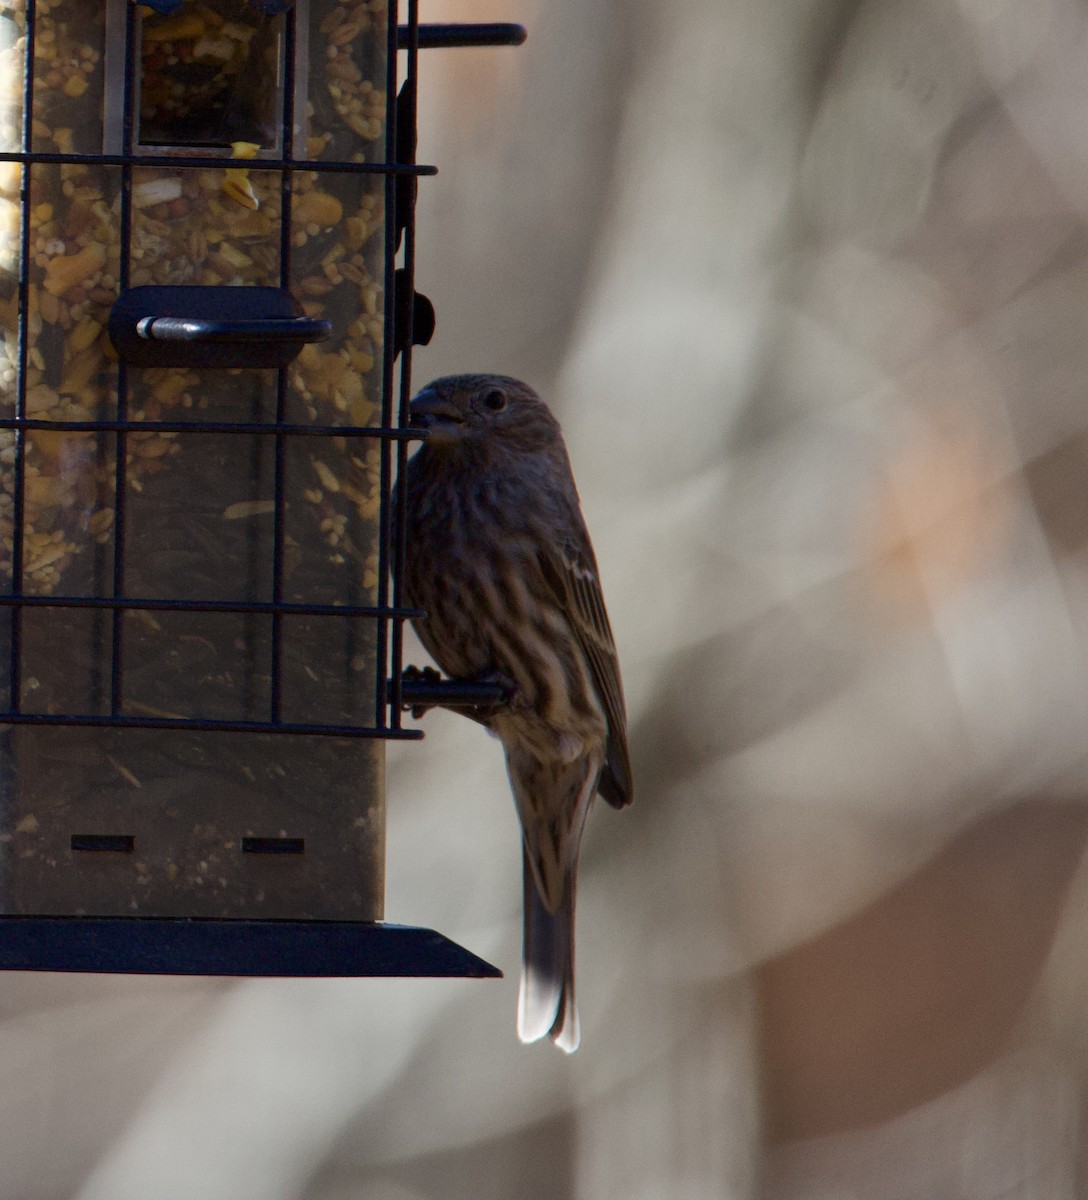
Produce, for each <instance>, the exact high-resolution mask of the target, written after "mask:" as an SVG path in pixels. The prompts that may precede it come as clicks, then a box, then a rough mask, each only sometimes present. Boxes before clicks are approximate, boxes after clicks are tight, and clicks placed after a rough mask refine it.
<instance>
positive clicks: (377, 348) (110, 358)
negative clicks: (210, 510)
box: [0, 0, 387, 595]
mask: <svg viewBox="0 0 1088 1200" xmlns="http://www.w3.org/2000/svg"><path fill="white" fill-rule="evenodd" d="M386 2H387V0H363V2H361V3H349V4H335V3H331V2H330V0H314V2H313V3H312V4H311V9H312V10H316V14H317V15H316V19H315V21H314V29H315V31H316V32H315V33H313V34H312V35H311V39H310V47H309V63H308V64H306V67H305V71H306V75H307V78H308V92H307V99H306V105H305V108H306V111H305V116H306V121H305V123H304V126H305V127H304V135H305V136H304V138H303V139H302V140H303V141H304V145H303V146H298V145H297V144H296V146H295V148H294V149H295V156H296V157H297V158H300V159H305V158H309V159H311V160H321V159H338V160H345V159H348V160H350V159H354V160H357V161H361V160H364V159H371V160H374V161H379V160H381V159H382V158H384V155H385V147H384V116H385V84H384V29H385V21H386ZM106 8H107V6H106V5H105V4H95V5H87V4H84V3H82V2H81V0H37V4H36V6H35V20H36V39H35V56H34V80H33V85H34V87H33V96H34V117H33V121H32V122H31V126H30V131H31V147H30V148H31V149H32V150H34V151H36V152H43V153H58V152H59V153H63V154H72V153H78V154H98V153H101V152H102V147H103V144H104V143H103V138H104V130H103V117H102V109H103V99H102V98H103V92H104V86H105V85H104V78H105V60H106V58H107V54H106V40H107V36H109V37H111V38H112V37H113V36H114V34H115V31H113V30H109V31H107V29H106V26H105V19H106V18H105V15H104V14H105V12H106ZM140 11H141V13H142V14H143V16H142V18H141V26H142V54H143V61H144V64H145V67H146V68H147V70H145V72H144V79H145V82H144V85H143V87H142V89H141V92H140V110H139V132H138V138H139V140H140V141H141V144H142V147H143V149H145V150H146V151H147V152H148V153H153V154H157V155H161V154H164V153H171V152H172V151H171V150H170V147H171V146H173V145H175V144H176V147H177V151H178V152H179V153H186V154H194V153H196V154H206V153H209V152H211V153H222V155H223V157H224V160H225V162H224V167H223V168H222V169H219V168H214V169H213V168H204V169H196V168H183V167H178V168H176V169H175V168H164V167H161V166H156V167H146V168H137V169H135V170H133V172H132V181H131V202H132V203H131V243H130V265H129V280H128V282H129V285H130V286H136V285H140V284H205V285H207V284H213V285H220V286H245V285H252V284H278V283H279V282H280V248H281V236H280V230H281V220H282V215H283V213H284V212H285V211H286V212H287V213H288V216H289V220H290V233H289V238H288V241H289V244H290V249H291V288H292V291H293V292H294V294H295V295H296V296H297V297H298V299H299V300H300V302H301V304H302V306H303V309H304V311H305V312H306V313H307V315H310V316H326V317H328V318H329V319H330V320H331V321H332V323H333V327H334V336H333V339H332V340H331V341H329V342H325V343H323V344H320V345H312V346H307V347H306V348H305V349H304V350H303V352H302V353H301V354H300V355H299V357H298V359H297V360H296V361H295V363H294V364H292V366H291V368H290V369H289V385H288V397H287V405H288V411H287V414H286V416H287V419H288V420H289V421H293V422H295V421H297V422H316V423H321V424H343V425H368V424H373V423H375V422H376V421H377V420H379V419H380V416H379V414H380V395H381V390H380V389H381V363H382V337H383V309H384V297H383V287H382V279H383V255H384V239H383V237H382V236H381V232H380V231H381V230H382V228H383V225H384V217H385V213H384V183H383V181H382V179H381V177H380V176H362V175H351V176H349V175H344V174H339V175H332V174H329V173H321V172H317V171H308V170H305V169H302V170H297V171H294V172H292V173H291V177H290V180H289V192H290V195H289V197H288V199H287V201H286V204H287V207H286V209H285V208H284V203H285V202H284V195H285V189H284V187H283V183H284V181H283V180H282V178H281V173H280V172H279V171H275V170H268V169H262V168H261V167H260V166H259V159H260V157H261V156H262V154H266V155H267V154H272V155H273V156H278V155H279V154H281V153H282V148H280V149H276V148H275V146H273V144H272V143H273V142H274V141H275V138H276V137H278V132H277V131H276V129H275V128H274V122H273V121H272V119H271V111H272V110H271V108H270V107H269V106H268V104H267V100H268V93H266V92H262V91H261V89H260V88H258V87H255V86H253V84H252V80H253V79H254V78H259V70H258V67H255V64H259V63H260V62H261V61H262V60H267V59H268V56H269V55H270V54H272V53H273V52H274V49H275V46H276V45H277V44H278V43H277V42H276V39H275V37H274V36H273V34H274V30H273V27H272V26H271V25H270V24H269V21H268V19H267V18H262V17H261V16H260V15H259V13H258V12H257V10H256V9H255V8H254V7H253V6H252V5H250V4H249V3H248V2H244V0H221V2H219V3H216V4H214V5H213V4H211V3H207V4H204V3H199V2H197V3H193V2H190V3H187V4H186V5H184V6H183V8H182V9H181V10H179V12H178V13H177V14H174V15H171V16H162V15H160V14H152V13H150V11H149V10H146V9H143V10H140ZM375 33H376V34H377V36H372V34H375ZM25 50H26V31H25V0H0V150H8V151H18V150H19V149H20V148H21V146H22V140H23V132H22V129H23V113H22V97H23V79H22V73H23V60H24V55H25ZM271 74H272V77H273V78H274V77H275V71H274V70H272V72H271ZM148 80H154V82H153V83H150V84H149V83H148V82H147V81H148ZM247 88H248V89H249V91H248V93H247ZM298 140H299V138H296V143H297V141H298ZM197 146H201V147H205V149H196V148H195V147H197ZM207 147H211V149H210V150H209V149H207ZM300 151H304V153H300ZM23 169H24V168H23V167H22V166H21V165H20V164H18V163H11V162H3V163H0V413H2V414H3V415H8V416H10V415H12V414H14V412H15V411H16V403H17V396H18V385H19V380H20V372H22V379H23V386H24V395H25V411H26V415H27V416H30V417H34V418H36V419H39V420H45V421H87V420H102V419H111V418H112V417H115V416H116V413H117V384H118V368H117V362H116V354H115V352H114V350H113V347H112V345H111V343H110V341H109V337H108V335H107V333H106V325H107V321H108V317H109V312H110V309H111V307H112V305H113V303H114V301H115V300H116V298H117V295H118V292H119V289H120V273H121V244H120V237H121V233H120V228H121V219H120V218H121V207H122V203H121V189H122V172H121V168H120V167H115V166H106V165H103V164H100V163H93V162H92V163H83V162H80V163H59V164H58V163H35V164H33V165H31V166H28V167H27V168H26V170H27V171H28V172H29V178H28V180H27V186H26V189H25V195H26V202H25V212H26V219H27V222H28V231H27V238H26V253H27V261H26V263H25V272H26V286H25V292H24V291H23V290H21V288H20V282H19V276H20V271H21V269H22V268H23V263H22V253H23V251H22V247H23V226H22V218H23V213H24V201H23V193H24V189H23ZM24 298H25V315H26V330H27V343H26V348H25V360H24V361H23V362H22V363H20V346H19V327H20V308H21V305H22V302H23V300H24ZM242 374H243V373H240V372H226V371H216V372H212V371H207V372H198V371H185V370H179V369H158V370H156V369H149V370H146V371H140V370H135V369H133V370H130V371H129V372H128V384H129V388H128V393H129V398H128V415H129V417H130V418H131V419H133V420H136V421H172V422H174V421H186V420H193V419H199V417H200V416H201V415H202V414H203V413H205V412H207V411H209V409H211V410H213V411H214V412H215V414H216V419H218V420H222V419H230V417H229V415H228V416H227V417H224V414H225V413H226V414H229V413H230V412H231V411H232V405H234V406H235V408H236V409H237V417H236V419H238V420H250V419H252V413H251V412H250V410H249V409H248V408H247V407H245V403H244V401H243V397H244V396H246V395H248V392H247V391H246V389H247V388H248V387H249V386H250V385H249V384H248V383H247V382H245V381H244V380H243V379H242ZM251 374H252V373H251ZM266 390H267V389H266ZM125 440H126V482H127V485H128V486H129V487H130V488H132V489H134V490H135V491H136V492H139V491H141V490H142V489H143V487H144V486H145V484H146V483H147V481H148V480H149V479H150V478H152V477H153V476H155V475H157V474H160V473H162V472H165V471H168V470H179V471H183V469H184V468H183V460H184V450H183V446H184V442H185V438H184V435H181V436H179V435H178V434H176V433H172V432H160V431H147V432H131V433H129V434H128V436H127V438H126V439H125ZM304 440H305V442H306V447H305V453H306V455H308V456H309V460H310V465H309V476H310V477H309V479H308V480H307V481H306V482H305V485H304V486H300V487H299V488H298V491H299V493H300V495H301V502H302V503H303V504H305V505H308V506H310V507H311V508H312V510H313V520H314V525H315V527H316V530H317V532H318V534H319V536H320V539H321V541H322V542H323V544H324V546H325V547H326V555H327V560H328V561H329V562H330V563H331V564H333V565H334V566H336V567H343V566H345V565H346V566H348V567H350V569H351V572H352V574H353V576H354V578H356V579H357V580H361V582H362V584H363V587H364V589H366V590H367V591H372V590H373V589H374V588H376V585H377V561H376V551H375V549H374V537H373V531H374V521H375V519H376V516H377V512H378V505H379V467H378V454H377V448H376V443H375V442H374V441H373V440H372V439H359V438H349V437H345V438H333V439H304ZM114 445H115V442H114V437H113V435H112V434H108V433H97V432H82V431H62V430H58V431H55V432H54V431H51V430H43V431H30V432H28V433H27V434H26V439H25V444H24V456H23V505H24V509H23V562H22V570H23V587H24V588H25V590H27V591H28V592H36V593H39V594H45V595H48V594H53V593H55V592H58V591H65V590H67V587H68V584H67V582H66V581H65V575H66V572H68V571H69V570H70V569H71V568H72V567H73V564H74V563H75V562H76V560H77V559H78V558H79V557H80V556H85V555H86V554H88V553H90V552H91V551H92V550H93V548H94V546H95V544H96V543H97V544H99V545H102V546H106V545H108V543H109V542H110V539H111V536H112V529H113V525H114V502H113V493H114V487H115V475H116V472H115V467H114V463H113V461H112V460H113V455H114ZM179 455H180V456H181V457H180V458H179ZM15 456H16V435H15V432H14V431H12V430H0V580H3V579H4V578H6V579H7V581H8V586H10V583H11V576H12V561H11V558H12V551H13V544H14V537H13V525H12V521H13V513H14V502H13V493H14V488H15V483H16V473H15V469H14V465H15ZM175 463H181V464H182V466H180V467H177V466H175V465H174V464H175ZM244 485H245V481H240V486H244ZM179 486H180V487H181V488H184V486H185V484H184V478H183V476H182V478H181V479H180V480H179ZM239 506H241V507H239ZM273 507H274V506H273V505H272V503H271V497H267V498H266V497H261V498H258V499H256V500H254V499H253V498H252V497H250V496H248V495H242V494H239V496H237V497H229V496H228V497H226V500H225V503H224V511H223V517H224V519H225V520H239V519H243V518H244V519H247V520H248V519H260V518H265V519H267V514H268V513H269V512H271V511H272V509H273Z"/></svg>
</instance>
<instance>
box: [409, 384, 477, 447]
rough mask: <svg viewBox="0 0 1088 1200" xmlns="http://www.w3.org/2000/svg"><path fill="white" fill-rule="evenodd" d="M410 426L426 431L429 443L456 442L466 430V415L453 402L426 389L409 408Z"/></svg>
mask: <svg viewBox="0 0 1088 1200" xmlns="http://www.w3.org/2000/svg"><path fill="white" fill-rule="evenodd" d="M408 424H409V425H411V426H412V427H413V428H415V429H426V430H427V432H428V434H429V435H430V436H429V437H428V438H427V440H428V442H445V441H454V440H455V439H456V438H458V437H459V436H460V434H461V432H462V430H463V428H464V424H465V414H464V413H463V412H462V411H461V410H460V409H459V408H458V407H457V405H456V404H454V403H453V401H452V400H447V399H445V398H444V397H442V396H440V395H438V393H437V392H430V391H427V390H426V388H424V390H423V391H422V392H420V393H419V395H418V396H416V398H415V399H414V400H413V401H412V402H411V404H410V405H409V406H408Z"/></svg>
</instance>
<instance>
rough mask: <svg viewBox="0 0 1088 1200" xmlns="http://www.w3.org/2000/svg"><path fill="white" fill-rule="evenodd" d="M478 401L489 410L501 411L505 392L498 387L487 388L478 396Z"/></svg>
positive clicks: (504, 401) (503, 406)
mask: <svg viewBox="0 0 1088 1200" xmlns="http://www.w3.org/2000/svg"><path fill="white" fill-rule="evenodd" d="M480 403H481V404H482V405H483V406H484V408H486V409H487V410H488V411H489V412H502V410H503V409H504V408H505V407H506V394H505V393H504V392H501V391H499V389H498V388H488V389H487V391H486V392H484V394H483V395H482V396H481V397H480Z"/></svg>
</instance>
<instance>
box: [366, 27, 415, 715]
mask: <svg viewBox="0 0 1088 1200" xmlns="http://www.w3.org/2000/svg"><path fill="white" fill-rule="evenodd" d="M413 17H414V14H413V13H412V12H411V11H410V12H409V21H410V23H411V21H412V20H413ZM412 63H413V60H412V56H411V52H409V62H408V71H409V73H411V69H412ZM385 111H386V124H385V157H386V159H387V161H390V162H392V161H395V160H396V158H397V143H398V130H397V32H396V29H395V28H394V22H393V21H390V22H389V23H388V26H387V41H386V47H385ZM396 210H397V177H396V176H394V175H387V176H386V177H385V251H384V253H385V257H384V262H383V264H382V265H383V280H384V291H383V298H384V321H385V333H384V338H383V341H382V424H383V425H385V426H393V424H394V416H393V380H394V372H395V369H396V346H395V344H394V342H395V334H396V255H397V229H396ZM392 470H393V467H392V457H391V455H390V452H389V442H388V440H383V441H382V442H381V444H380V446H379V459H378V474H379V478H378V487H379V489H380V495H381V501H380V504H379V506H378V603H379V604H381V605H387V604H388V602H389V588H390V567H391V560H390V527H391V519H390V518H391V514H390V511H389V508H390V504H391V502H392V499H393V486H392ZM394 570H395V569H394ZM394 586H395V585H394ZM390 632H391V631H390V626H389V622H388V621H382V622H380V623H379V625H378V630H377V637H376V638H375V646H374V653H375V660H376V663H377V668H378V669H377V671H376V673H375V689H376V692H377V694H376V696H375V698H374V700H375V703H374V711H375V713H376V714H377V720H378V723H379V724H380V725H382V726H385V725H386V724H388V723H389V720H390V713H392V724H393V726H394V727H395V726H397V725H398V724H399V713H398V711H397V709H396V708H393V709H392V710H390V708H389V706H388V698H387V697H386V695H385V694H384V690H385V680H386V679H387V678H388V677H389V675H390V674H391V675H392V677H393V678H394V679H398V678H399V677H400V664H399V662H398V661H397V658H396V653H395V645H396V643H395V633H396V630H395V628H394V629H393V631H392V632H393V634H394V642H393V646H394V654H393V658H392V660H391V659H390Z"/></svg>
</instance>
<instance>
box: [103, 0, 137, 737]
mask: <svg viewBox="0 0 1088 1200" xmlns="http://www.w3.org/2000/svg"><path fill="white" fill-rule="evenodd" d="M137 20H138V15H137V11H136V5H134V4H131V5H129V6H128V11H127V13H126V14H125V94H124V102H123V108H122V118H121V146H122V150H123V151H124V152H125V153H124V154H123V155H122V158H123V159H128V158H130V157H131V155H130V152H131V150H132V143H133V136H134V135H133V130H134V127H135V125H134V123H135V103H136V97H135V88H136V75H137V73H138V67H137V63H136V61H135V59H136V32H137V30H136V22H137ZM120 237H121V247H120V251H121V252H120V258H119V264H118V270H117V286H118V291H119V292H124V291H125V289H126V288H127V287H128V286H129V273H130V270H131V266H132V164H131V162H125V161H123V162H122V164H121V232H120ZM117 422H118V428H117V430H116V431H115V433H114V446H113V453H114V494H113V530H112V535H113V599H114V600H119V599H121V598H122V597H123V596H124V594H125V529H126V517H127V499H128V473H127V472H128V437H127V429H126V426H127V424H128V366H127V364H126V363H125V361H124V359H120V360H119V361H118V363H117ZM123 622H124V611H123V610H122V609H120V608H114V609H113V620H112V626H111V638H110V713H111V714H112V715H113V716H115V717H116V716H117V715H118V714H119V713H120V712H121V708H122V706H123V704H124V624H123Z"/></svg>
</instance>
